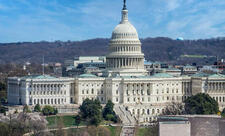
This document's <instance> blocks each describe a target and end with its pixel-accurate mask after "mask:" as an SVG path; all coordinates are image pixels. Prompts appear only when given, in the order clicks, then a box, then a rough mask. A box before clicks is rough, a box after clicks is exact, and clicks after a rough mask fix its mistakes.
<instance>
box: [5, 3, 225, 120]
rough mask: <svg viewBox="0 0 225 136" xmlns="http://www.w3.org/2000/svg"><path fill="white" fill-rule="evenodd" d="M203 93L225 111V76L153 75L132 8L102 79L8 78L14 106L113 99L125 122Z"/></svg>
mask: <svg viewBox="0 0 225 136" xmlns="http://www.w3.org/2000/svg"><path fill="white" fill-rule="evenodd" d="M197 93H208V94H209V95H210V96H211V97H213V98H214V99H215V100H216V101H218V103H219V107H220V109H222V108H224V107H225V75H222V74H213V75H209V74H203V73H198V74H194V75H193V76H176V77H175V76H173V75H170V74H167V73H158V74H154V75H151V76H150V75H148V73H147V71H146V70H145V68H144V54H143V53H142V50H141V42H140V40H139V37H138V33H137V31H136V29H135V27H134V26H133V25H132V24H131V23H130V22H129V20H128V10H127V8H126V4H125V3H124V7H123V10H122V19H121V22H120V23H119V24H118V25H117V26H116V27H115V29H114V31H113V32H112V37H111V40H110V43H109V53H108V55H107V56H106V69H105V70H104V71H103V75H102V76H96V75H93V74H82V75H80V76H79V77H76V78H67V77H60V78H57V77H52V76H48V75H39V76H34V75H32V76H26V77H11V78H8V103H9V104H12V105H25V104H27V105H36V104H38V103H39V104H40V105H53V106H58V105H80V104H82V102H83V101H84V100H85V99H86V98H89V99H99V100H100V102H101V103H102V104H106V103H107V101H108V100H112V102H113V103H114V104H115V112H116V113H117V114H118V115H119V117H120V118H121V120H122V121H123V123H129V124H132V123H135V122H136V120H139V121H140V122H148V121H151V120H154V119H155V118H156V116H157V115H159V114H160V113H162V112H163V110H164V109H165V107H166V106H167V105H169V104H171V103H172V102H179V103H181V102H183V101H184V100H185V99H186V98H187V97H189V96H191V95H195V94H197Z"/></svg>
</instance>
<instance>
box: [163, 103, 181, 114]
mask: <svg viewBox="0 0 225 136" xmlns="http://www.w3.org/2000/svg"><path fill="white" fill-rule="evenodd" d="M162 114H163V115H181V114H185V110H184V104H182V103H178V102H172V103H171V104H169V105H168V106H167V107H166V108H165V109H164V111H163V112H162Z"/></svg>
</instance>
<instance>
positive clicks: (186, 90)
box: [182, 82, 191, 94]
mask: <svg viewBox="0 0 225 136" xmlns="http://www.w3.org/2000/svg"><path fill="white" fill-rule="evenodd" d="M182 94H191V83H190V82H183V83H182Z"/></svg>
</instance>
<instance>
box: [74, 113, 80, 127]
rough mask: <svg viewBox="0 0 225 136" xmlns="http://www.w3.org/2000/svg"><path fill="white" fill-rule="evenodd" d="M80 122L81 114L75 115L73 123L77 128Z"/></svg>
mask: <svg viewBox="0 0 225 136" xmlns="http://www.w3.org/2000/svg"><path fill="white" fill-rule="evenodd" d="M80 123H81V116H80V115H77V116H75V125H76V126H77V128H78V126H79V125H80Z"/></svg>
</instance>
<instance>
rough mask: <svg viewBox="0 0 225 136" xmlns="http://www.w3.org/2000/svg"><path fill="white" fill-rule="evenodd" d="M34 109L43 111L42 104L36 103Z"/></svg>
mask: <svg viewBox="0 0 225 136" xmlns="http://www.w3.org/2000/svg"><path fill="white" fill-rule="evenodd" d="M34 111H35V112H41V106H40V104H36V105H35V107H34Z"/></svg>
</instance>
